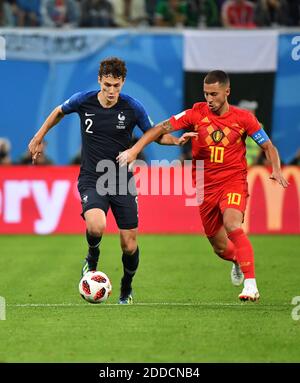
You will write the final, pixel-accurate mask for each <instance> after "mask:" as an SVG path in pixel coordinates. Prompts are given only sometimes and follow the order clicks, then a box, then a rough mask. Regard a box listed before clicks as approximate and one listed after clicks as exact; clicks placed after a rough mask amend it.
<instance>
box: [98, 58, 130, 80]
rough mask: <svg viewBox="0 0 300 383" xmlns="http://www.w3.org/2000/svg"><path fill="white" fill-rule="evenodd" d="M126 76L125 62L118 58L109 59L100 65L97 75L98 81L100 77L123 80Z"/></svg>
mask: <svg viewBox="0 0 300 383" xmlns="http://www.w3.org/2000/svg"><path fill="white" fill-rule="evenodd" d="M126 74H127V68H126V64H125V61H123V60H120V59H119V58H118V57H109V58H107V59H105V60H103V61H101V63H100V68H99V72H98V75H99V77H100V79H101V78H102V76H109V75H110V76H112V77H115V78H120V77H122V80H124V79H125V77H126Z"/></svg>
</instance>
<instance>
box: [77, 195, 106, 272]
mask: <svg viewBox="0 0 300 383" xmlns="http://www.w3.org/2000/svg"><path fill="white" fill-rule="evenodd" d="M81 204H82V214H81V216H82V217H83V219H84V220H85V224H86V240H87V243H88V254H87V256H86V258H85V261H84V265H83V267H82V271H81V274H82V275H84V274H85V273H86V272H88V271H91V270H96V269H97V264H98V260H99V255H100V248H99V246H100V242H101V239H102V235H103V233H104V231H105V227H106V214H107V211H108V208H109V200H108V197H107V196H100V195H99V194H98V193H97V191H96V190H95V189H92V188H91V189H86V190H85V191H84V192H82V193H81Z"/></svg>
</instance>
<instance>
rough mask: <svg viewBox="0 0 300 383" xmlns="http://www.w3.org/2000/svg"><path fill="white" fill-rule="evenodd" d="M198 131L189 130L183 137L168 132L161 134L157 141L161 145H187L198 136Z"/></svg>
mask: <svg viewBox="0 0 300 383" xmlns="http://www.w3.org/2000/svg"><path fill="white" fill-rule="evenodd" d="M197 136H198V133H196V132H187V133H184V134H183V135H182V136H181V137H179V138H178V137H175V136H173V135H172V134H169V133H166V134H163V135H162V136H160V137H159V138H158V139H157V140H156V142H157V143H158V144H160V145H177V146H182V145H185V144H186V143H187V142H188V141H189V140H190V139H191V138H193V137H197Z"/></svg>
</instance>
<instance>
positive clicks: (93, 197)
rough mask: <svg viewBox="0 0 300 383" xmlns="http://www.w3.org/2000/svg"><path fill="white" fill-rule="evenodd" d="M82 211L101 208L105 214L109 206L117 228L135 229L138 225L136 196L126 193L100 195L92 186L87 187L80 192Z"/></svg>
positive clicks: (82, 214)
mask: <svg viewBox="0 0 300 383" xmlns="http://www.w3.org/2000/svg"><path fill="white" fill-rule="evenodd" d="M80 196H81V206H82V213H81V216H82V218H83V219H84V213H85V212H86V211H88V210H90V209H101V210H103V211H104V213H105V215H107V212H108V210H109V208H111V210H112V213H113V215H114V217H115V220H116V223H117V225H118V228H119V229H125V230H129V229H135V228H137V227H138V203H137V198H138V197H137V196H136V195H132V194H126V195H108V194H106V195H100V194H98V193H97V191H96V189H94V188H87V189H84V190H82V189H81V192H80Z"/></svg>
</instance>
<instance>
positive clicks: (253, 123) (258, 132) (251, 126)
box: [245, 113, 270, 145]
mask: <svg viewBox="0 0 300 383" xmlns="http://www.w3.org/2000/svg"><path fill="white" fill-rule="evenodd" d="M245 130H246V132H247V134H248V136H250V137H251V138H252V140H253V141H255V142H256V143H257V144H258V145H262V144H263V143H265V142H267V141H269V140H270V138H269V137H268V135H267V133H266V132H265V131H264V128H263V126H262V124H261V123H260V122H259V121H258V120H257V118H256V117H255V116H254V115H253V114H252V113H247V115H246V120H245Z"/></svg>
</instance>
